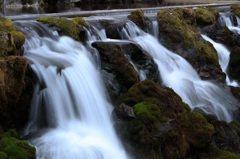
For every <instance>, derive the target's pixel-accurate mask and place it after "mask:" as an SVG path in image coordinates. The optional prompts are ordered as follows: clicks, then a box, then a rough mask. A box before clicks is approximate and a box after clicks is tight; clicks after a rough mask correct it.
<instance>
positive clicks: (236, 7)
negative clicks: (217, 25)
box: [231, 4, 240, 18]
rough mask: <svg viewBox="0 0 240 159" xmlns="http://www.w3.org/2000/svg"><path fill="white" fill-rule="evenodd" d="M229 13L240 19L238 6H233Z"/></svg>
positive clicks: (239, 7)
mask: <svg viewBox="0 0 240 159" xmlns="http://www.w3.org/2000/svg"><path fill="white" fill-rule="evenodd" d="M231 9H232V10H231V12H233V13H234V14H235V15H236V16H238V17H239V18H240V4H235V5H232V6H231Z"/></svg>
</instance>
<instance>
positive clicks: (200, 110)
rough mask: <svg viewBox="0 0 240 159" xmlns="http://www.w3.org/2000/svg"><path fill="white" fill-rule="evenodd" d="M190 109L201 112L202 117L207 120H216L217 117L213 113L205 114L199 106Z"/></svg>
mask: <svg viewBox="0 0 240 159" xmlns="http://www.w3.org/2000/svg"><path fill="white" fill-rule="evenodd" d="M192 111H193V112H197V113H199V114H201V115H202V116H204V118H206V119H207V121H208V122H211V121H214V120H218V118H217V116H216V115H215V114H207V113H206V112H204V111H203V110H202V109H201V108H198V107H195V108H194V109H193V110H192Z"/></svg>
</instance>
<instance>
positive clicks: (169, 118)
mask: <svg viewBox="0 0 240 159" xmlns="http://www.w3.org/2000/svg"><path fill="white" fill-rule="evenodd" d="M123 102H124V103H126V104H128V105H129V106H132V107H133V108H134V113H135V114H136V118H135V119H133V120H131V121H129V122H127V123H126V124H124V125H125V127H127V131H126V134H125V135H126V136H128V137H127V139H126V137H125V139H126V140H125V141H127V140H129V142H130V143H131V144H132V145H135V148H136V150H137V151H138V152H139V153H140V154H141V155H142V158H156V159H160V158H186V157H187V156H190V152H189V151H190V150H193V149H204V148H206V147H208V145H209V144H210V142H211V139H212V136H213V134H214V127H213V125H211V124H209V123H208V122H207V120H206V119H205V118H204V117H203V116H202V115H201V114H199V113H195V112H191V110H190V107H189V106H188V105H187V104H185V103H183V102H182V100H181V98H180V97H179V96H178V95H177V94H176V93H175V92H174V91H173V90H172V89H170V88H163V87H162V86H160V85H158V84H156V83H154V82H153V81H150V80H144V81H142V82H139V83H137V84H135V85H134V86H132V87H131V88H130V89H129V90H128V92H127V93H126V94H125V95H124V99H123ZM121 129H123V130H124V126H122V127H121ZM125 129H126V128H125ZM127 134H128V135H127ZM125 135H124V136H125Z"/></svg>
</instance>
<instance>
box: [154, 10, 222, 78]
mask: <svg viewBox="0 0 240 159" xmlns="http://www.w3.org/2000/svg"><path fill="white" fill-rule="evenodd" d="M186 13H188V12H186ZM189 13H191V12H189ZM188 21H189V22H188ZM188 21H187V20H186V19H183V18H182V16H181V14H179V13H178V12H175V11H174V10H169V9H167V10H162V11H160V12H158V24H159V35H160V36H159V38H160V39H161V40H162V41H165V43H163V44H164V45H165V46H166V47H168V48H170V49H171V50H173V51H174V52H176V53H177V54H179V55H180V56H182V57H183V58H185V59H186V60H187V61H188V62H189V63H190V64H191V65H192V66H193V68H195V70H196V71H197V72H198V74H199V75H200V77H201V78H202V79H207V80H216V81H220V82H225V74H224V73H223V72H222V70H221V68H220V65H219V63H218V56H217V52H216V50H215V49H214V47H213V45H212V44H211V43H209V42H207V41H206V40H204V39H203V38H202V36H201V34H200V33H199V31H198V29H197V28H196V27H195V26H194V25H189V24H190V20H188Z"/></svg>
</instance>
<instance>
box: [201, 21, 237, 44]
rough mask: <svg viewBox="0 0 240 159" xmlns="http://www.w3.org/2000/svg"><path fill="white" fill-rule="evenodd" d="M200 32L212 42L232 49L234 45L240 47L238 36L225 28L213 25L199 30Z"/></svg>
mask: <svg viewBox="0 0 240 159" xmlns="http://www.w3.org/2000/svg"><path fill="white" fill-rule="evenodd" d="M201 32H202V33H203V34H206V35H207V36H208V37H210V38H211V39H213V40H214V41H216V42H218V43H222V44H225V45H227V46H229V47H233V46H235V45H238V46H240V41H239V38H240V35H239V34H238V33H236V32H232V31H231V30H229V29H228V27H227V26H221V25H219V24H213V25H209V26H206V27H203V28H202V29H201Z"/></svg>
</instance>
